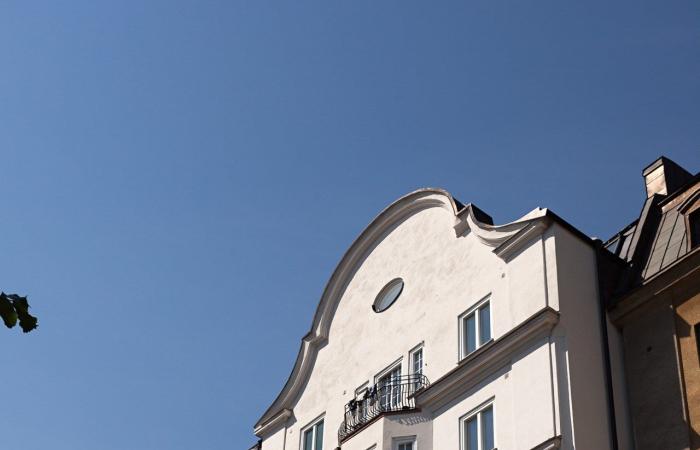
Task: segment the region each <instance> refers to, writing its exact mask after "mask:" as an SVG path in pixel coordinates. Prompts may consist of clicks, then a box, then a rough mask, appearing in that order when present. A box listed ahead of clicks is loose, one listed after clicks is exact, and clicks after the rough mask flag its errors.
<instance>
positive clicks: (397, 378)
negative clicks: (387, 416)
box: [377, 365, 401, 411]
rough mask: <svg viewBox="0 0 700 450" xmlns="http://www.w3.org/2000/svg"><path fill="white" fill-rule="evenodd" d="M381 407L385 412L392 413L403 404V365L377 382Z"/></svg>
mask: <svg viewBox="0 0 700 450" xmlns="http://www.w3.org/2000/svg"><path fill="white" fill-rule="evenodd" d="M377 385H378V393H379V406H380V408H381V409H382V410H383V411H390V410H392V409H394V408H395V407H397V406H398V405H399V403H400V402H401V365H399V366H397V367H395V368H393V369H391V370H390V371H389V372H387V374H386V375H383V376H382V377H381V378H379V381H378V382H377Z"/></svg>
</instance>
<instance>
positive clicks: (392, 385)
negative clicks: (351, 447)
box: [338, 374, 430, 443]
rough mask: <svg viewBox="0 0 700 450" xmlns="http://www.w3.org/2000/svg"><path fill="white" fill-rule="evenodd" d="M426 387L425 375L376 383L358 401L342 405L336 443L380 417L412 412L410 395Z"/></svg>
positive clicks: (414, 375)
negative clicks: (343, 411)
mask: <svg viewBox="0 0 700 450" xmlns="http://www.w3.org/2000/svg"><path fill="white" fill-rule="evenodd" d="M429 385H430V382H428V379H427V378H426V377H425V375H421V374H413V375H404V376H401V377H395V378H393V379H391V380H386V381H380V382H379V383H377V384H376V385H374V386H372V387H371V388H369V389H367V391H366V392H365V395H364V396H363V397H362V398H359V399H354V400H351V401H350V402H349V403H348V404H347V405H345V414H344V419H343V423H341V424H340V428H339V429H338V442H340V443H342V442H343V441H345V440H347V439H348V438H350V437H351V436H352V435H354V434H355V433H356V432H358V431H359V430H361V429H362V428H364V427H365V426H367V425H369V424H370V423H372V422H373V421H374V419H376V418H377V417H379V416H381V415H383V414H387V413H392V412H403V411H410V410H414V409H416V401H415V399H414V397H413V396H414V394H415V393H416V392H418V391H419V390H421V389H424V388H426V387H428V386H429Z"/></svg>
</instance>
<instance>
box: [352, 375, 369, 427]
mask: <svg viewBox="0 0 700 450" xmlns="http://www.w3.org/2000/svg"><path fill="white" fill-rule="evenodd" d="M367 384H368V383H366V382H365V383H363V384H362V386H360V387H359V388H357V389H355V403H354V406H355V409H354V410H353V412H352V413H353V415H354V416H355V420H356V421H357V422H358V423H359V422H364V421H365V420H367V412H368V411H367V408H368V403H369V399H368V396H369V394H368V386H367Z"/></svg>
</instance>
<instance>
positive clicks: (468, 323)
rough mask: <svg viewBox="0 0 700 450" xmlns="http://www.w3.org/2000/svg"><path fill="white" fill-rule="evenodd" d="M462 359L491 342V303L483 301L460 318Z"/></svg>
mask: <svg viewBox="0 0 700 450" xmlns="http://www.w3.org/2000/svg"><path fill="white" fill-rule="evenodd" d="M459 322H460V359H462V358H464V357H465V356H467V355H468V354H470V353H471V352H473V351H474V350H476V349H477V348H479V347H481V346H482V345H484V344H485V343H487V342H488V341H490V340H491V302H490V300H489V299H488V297H487V300H484V301H482V302H481V303H479V304H478V305H477V306H476V307H474V308H472V309H470V310H469V311H467V312H466V313H465V314H463V315H462V316H461V317H460V320H459Z"/></svg>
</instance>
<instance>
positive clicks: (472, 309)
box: [457, 293, 493, 361]
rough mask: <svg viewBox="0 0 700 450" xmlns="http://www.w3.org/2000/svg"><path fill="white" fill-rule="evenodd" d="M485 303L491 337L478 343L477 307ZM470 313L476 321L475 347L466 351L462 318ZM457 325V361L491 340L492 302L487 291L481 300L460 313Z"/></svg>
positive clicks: (478, 320) (479, 326)
mask: <svg viewBox="0 0 700 450" xmlns="http://www.w3.org/2000/svg"><path fill="white" fill-rule="evenodd" d="M487 303H488V304H489V310H490V312H489V328H490V329H491V337H490V338H489V339H488V340H487V341H486V342H483V343H479V339H480V336H481V325H480V322H481V320H480V319H481V318H480V313H479V309H480V308H481V307H482V306H484V305H485V304H487ZM472 314H474V319H475V322H476V330H475V333H476V348H475V349H474V350H473V351H471V352H468V353H467V348H466V345H465V340H466V337H467V330H466V329H465V326H464V322H465V320H464V319H466V318H467V317H469V316H471V315H472ZM457 326H458V327H459V333H457V334H458V335H459V343H458V354H457V357H458V359H457V360H458V361H461V360H463V359H464V358H466V357H467V356H469V355H471V354H472V353H473V352H475V351H477V350H478V349H479V348H481V347H483V346H484V345H486V344H488V343H489V342H491V341H493V302H492V301H491V294H490V293H489V294H488V295H486V296H485V297H483V298H482V299H481V300H479V301H478V302H476V303H475V304H474V305H472V306H471V307H470V308H469V309H467V310H466V311H464V312H463V313H462V314H460V315H459V317H458V319H457Z"/></svg>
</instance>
